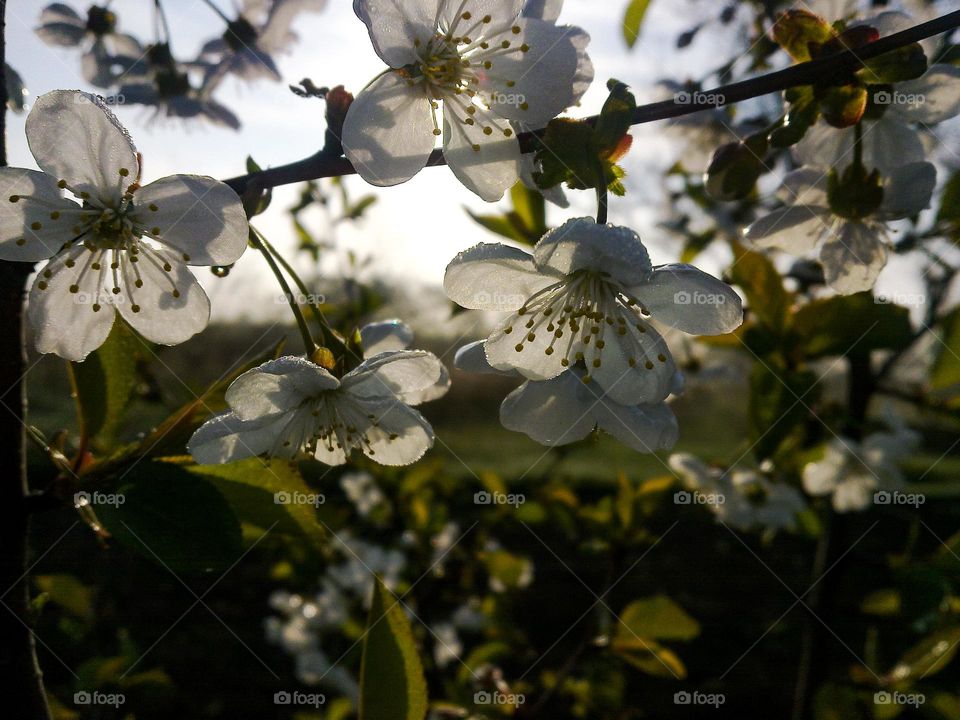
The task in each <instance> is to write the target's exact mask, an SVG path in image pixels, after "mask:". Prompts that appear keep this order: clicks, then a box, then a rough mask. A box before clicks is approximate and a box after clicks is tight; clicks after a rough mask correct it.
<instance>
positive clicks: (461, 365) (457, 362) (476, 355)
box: [453, 340, 518, 377]
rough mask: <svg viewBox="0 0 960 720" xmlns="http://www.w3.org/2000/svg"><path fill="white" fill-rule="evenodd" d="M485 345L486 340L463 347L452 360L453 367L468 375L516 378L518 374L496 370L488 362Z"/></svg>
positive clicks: (513, 371) (511, 371)
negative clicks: (479, 374)
mask: <svg viewBox="0 0 960 720" xmlns="http://www.w3.org/2000/svg"><path fill="white" fill-rule="evenodd" d="M486 345H487V341H486V340H477V341H476V342H472V343H469V344H467V345H464V346H463V347H462V348H460V349H459V350H457V354H456V355H455V356H454V358H453V365H454V367H455V368H457V370H462V371H463V372H468V373H482V374H486V375H506V376H508V377H517V376H518V374H517V372H516V371H515V370H497V369H496V368H495V367H493V365H491V364H490V361H489V360H487V349H486Z"/></svg>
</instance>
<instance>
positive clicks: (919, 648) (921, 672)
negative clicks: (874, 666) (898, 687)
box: [887, 627, 960, 683]
mask: <svg viewBox="0 0 960 720" xmlns="http://www.w3.org/2000/svg"><path fill="white" fill-rule="evenodd" d="M958 646H960V627H953V628H947V629H945V630H938V631H937V632H935V633H933V634H931V635H928V636H927V637H926V638H924V639H923V640H922V641H920V642H919V643H918V644H916V645H915V646H913V647H912V648H910V650H908V651H907V652H906V653H904V655H903V657H902V658H900V662H898V663H897V664H896V666H894V668H893V670H891V671H890V672H889V673H888V674H887V680H888V681H889V682H891V683H902V682H907V681H910V680H916V679H918V678H925V677H929V676H930V675H933V674H934V673H938V672H940V671H941V670H943V668H945V667H946V666H947V665H948V664H949V663H950V661H951V660H953V658H954V656H955V655H956V654H957V649H958Z"/></svg>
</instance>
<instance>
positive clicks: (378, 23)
mask: <svg viewBox="0 0 960 720" xmlns="http://www.w3.org/2000/svg"><path fill="white" fill-rule="evenodd" d="M439 4H440V0H413V1H412V2H398V0H354V2H353V11H354V12H355V13H356V14H357V17H358V18H360V20H362V21H363V23H364V25H366V26H367V32H368V33H369V34H370V42H371V43H373V49H374V50H375V51H376V53H377V55H379V56H380V58H381V59H382V60H383V61H384V62H385V63H387V65H389V66H390V67H393V68H401V67H403V66H404V65H409V64H410V63H412V62H414V61H415V60H416V58H417V56H416V53H415V52H414V42H415V41H416V40H420V42H421V44H422V43H426V42H427V41H428V40H431V39H432V38H433V36H434V34H435V32H436V21H437V16H438V9H437V6H438V5H439Z"/></svg>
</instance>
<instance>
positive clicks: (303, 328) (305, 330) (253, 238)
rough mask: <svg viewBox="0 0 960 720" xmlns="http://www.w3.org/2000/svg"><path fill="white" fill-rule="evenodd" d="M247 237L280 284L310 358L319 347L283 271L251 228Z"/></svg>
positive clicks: (258, 234)
mask: <svg viewBox="0 0 960 720" xmlns="http://www.w3.org/2000/svg"><path fill="white" fill-rule="evenodd" d="M249 237H250V242H251V243H253V246H254V247H255V248H256V249H257V250H259V251H260V253H261V254H262V255H263V258H264V260H266V261H267V265H269V266H270V271H271V272H272V273H273V275H274V277H276V278H277V282H278V283H280V288H281V289H282V290H283V296H284V297H285V298H286V299H287V304H288V305H289V306H290V311H291V312H292V313H293V316H294V317H295V318H296V319H297V327H299V328H300V335H301V336H302V337H303V345H304V348H305V349H306V351H307V357H310V356H312V355H313V353H314V352H315V351H316V350H317V348H318V347H319V346H318V345H317V343H316V341H315V340H314V339H313V335H311V334H310V327H309V326H308V325H307V319H306V318H305V317H304V316H303V312H302V311H301V310H300V306H299V305H298V304H297V299H296V298H295V297H294V296H293V291H292V290H291V289H290V283H288V282H287V279H286V278H285V277H284V276H283V271H282V270H281V269H280V266H279V265H277V261H276V260H275V259H274V257H273V255H271V254H270V251H269V250H268V249H267V246H266V245H264V243H263V240H262V239H261V236H260V233H258V232H257V231H256V230H254V229H253V228H252V227H251V228H250V235H249Z"/></svg>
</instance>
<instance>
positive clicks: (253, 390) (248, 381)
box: [225, 355, 340, 420]
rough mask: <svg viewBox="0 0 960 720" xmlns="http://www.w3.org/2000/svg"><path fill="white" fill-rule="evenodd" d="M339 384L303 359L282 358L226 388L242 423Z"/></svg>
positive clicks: (238, 379)
mask: <svg viewBox="0 0 960 720" xmlns="http://www.w3.org/2000/svg"><path fill="white" fill-rule="evenodd" d="M339 385H340V382H339V381H338V380H337V379H336V378H335V377H333V375H331V374H330V373H328V372H327V371H326V370H324V369H323V368H322V367H320V366H319V365H316V364H315V363H312V362H310V361H309V360H306V359H305V358H300V357H293V356H289V355H288V356H284V357H281V358H277V359H276V360H270V361H268V362H265V363H264V364H263V365H261V366H260V367H256V368H253V369H252V370H248V371H247V372H245V373H243V375H241V376H240V377H238V378H237V379H236V380H234V381H233V382H232V383H231V384H230V387H229V388H227V392H226V395H225V399H226V401H227V404H228V405H229V406H230V409H231V410H233V412H234V413H236V414H237V416H238V417H239V418H241V419H243V420H253V419H256V418H259V417H264V416H267V415H275V414H277V413H283V412H287V411H289V410H292V409H294V408H296V407H297V406H298V405H300V404H301V403H302V402H303V400H304V399H305V398H311V397H317V396H319V395H320V394H321V393H323V392H327V391H330V390H335V389H336V388H337V387H339Z"/></svg>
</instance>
